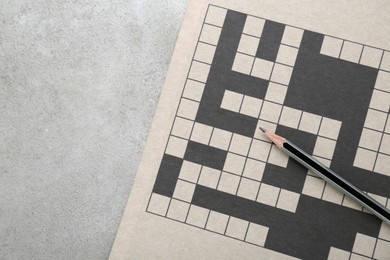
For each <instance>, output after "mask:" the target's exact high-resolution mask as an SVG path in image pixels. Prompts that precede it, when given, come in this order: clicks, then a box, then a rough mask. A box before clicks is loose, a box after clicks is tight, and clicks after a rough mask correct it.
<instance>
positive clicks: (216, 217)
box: [206, 211, 229, 234]
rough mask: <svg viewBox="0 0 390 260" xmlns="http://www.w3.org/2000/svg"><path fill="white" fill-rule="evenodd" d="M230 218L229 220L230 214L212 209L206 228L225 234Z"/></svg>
mask: <svg viewBox="0 0 390 260" xmlns="http://www.w3.org/2000/svg"><path fill="white" fill-rule="evenodd" d="M228 220H229V216H228V215H225V214H222V213H219V212H216V211H210V215H209V218H208V220H207V225H206V229H208V230H211V231H214V232H217V233H220V234H224V233H225V230H226V225H227V222H228Z"/></svg>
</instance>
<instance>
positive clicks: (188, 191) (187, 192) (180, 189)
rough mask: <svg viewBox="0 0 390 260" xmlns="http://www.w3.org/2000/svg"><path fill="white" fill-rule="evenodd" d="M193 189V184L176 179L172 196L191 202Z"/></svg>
mask: <svg viewBox="0 0 390 260" xmlns="http://www.w3.org/2000/svg"><path fill="white" fill-rule="evenodd" d="M194 191H195V184H193V183H189V182H186V181H182V180H178V181H177V183H176V186H175V191H174V192H173V197H174V198H175V199H179V200H184V201H187V202H191V200H192V196H193V195H194Z"/></svg>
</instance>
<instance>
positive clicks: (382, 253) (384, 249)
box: [374, 239, 390, 259]
mask: <svg viewBox="0 0 390 260" xmlns="http://www.w3.org/2000/svg"><path fill="white" fill-rule="evenodd" d="M389 255H390V242H389V241H384V240H381V239H378V242H377V243H376V247H375V253H374V257H375V258H376V259H388V258H389Z"/></svg>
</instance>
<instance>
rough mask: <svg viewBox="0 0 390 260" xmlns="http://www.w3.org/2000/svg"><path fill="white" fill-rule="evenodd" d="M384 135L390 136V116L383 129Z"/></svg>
mask: <svg viewBox="0 0 390 260" xmlns="http://www.w3.org/2000/svg"><path fill="white" fill-rule="evenodd" d="M385 133H388V134H390V115H388V116H387V123H386V127H385Z"/></svg>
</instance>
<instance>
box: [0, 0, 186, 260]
mask: <svg viewBox="0 0 390 260" xmlns="http://www.w3.org/2000/svg"><path fill="white" fill-rule="evenodd" d="M186 3H187V1H186V0H180V1H178V0H164V1H142V0H134V1H133V0H127V1H124V0H118V1H108V0H100V1H89V2H79V1H69V0H65V1H51V0H47V1H41V0H38V1H31V0H29V1H23V0H17V1H8V0H6V1H2V2H1V3H0V259H106V258H107V257H108V254H109V252H110V249H111V246H112V243H113V241H114V237H115V233H116V231H117V228H118V225H119V222H120V219H121V216H122V212H123V210H124V206H125V203H126V200H127V197H128V195H129V192H130V189H131V185H132V182H133V179H134V176H135V173H136V169H137V166H138V162H139V160H140V157H141V153H142V150H143V146H144V143H145V140H146V137H147V134H148V130H149V127H150V124H151V121H152V117H153V114H154V110H155V108H156V104H157V101H158V96H159V93H160V90H161V87H162V85H163V81H164V77H165V74H166V71H167V69H168V64H169V60H170V57H171V55H172V51H173V48H174V44H175V41H176V37H177V35H178V31H179V28H180V25H181V21H182V18H183V15H184V12H185V7H186Z"/></svg>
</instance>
